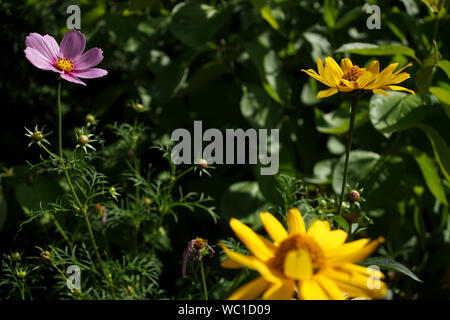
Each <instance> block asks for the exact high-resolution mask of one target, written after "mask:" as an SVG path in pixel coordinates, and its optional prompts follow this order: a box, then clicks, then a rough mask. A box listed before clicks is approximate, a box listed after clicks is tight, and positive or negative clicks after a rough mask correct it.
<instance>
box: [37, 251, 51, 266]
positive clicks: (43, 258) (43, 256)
mask: <svg viewBox="0 0 450 320" xmlns="http://www.w3.org/2000/svg"><path fill="white" fill-rule="evenodd" d="M52 259H53V257H52V254H51V253H50V252H48V251H42V252H41V254H40V260H41V262H42V263H45V262H49V261H52Z"/></svg>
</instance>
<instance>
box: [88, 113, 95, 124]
mask: <svg viewBox="0 0 450 320" xmlns="http://www.w3.org/2000/svg"><path fill="white" fill-rule="evenodd" d="M86 122H87V123H91V124H94V123H95V117H94V116H93V115H92V114H88V115H87V116H86Z"/></svg>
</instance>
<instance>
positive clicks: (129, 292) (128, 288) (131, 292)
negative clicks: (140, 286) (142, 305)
mask: <svg viewBox="0 0 450 320" xmlns="http://www.w3.org/2000/svg"><path fill="white" fill-rule="evenodd" d="M127 291H128V294H129V295H130V296H131V295H133V294H134V289H133V287H132V286H130V285H127Z"/></svg>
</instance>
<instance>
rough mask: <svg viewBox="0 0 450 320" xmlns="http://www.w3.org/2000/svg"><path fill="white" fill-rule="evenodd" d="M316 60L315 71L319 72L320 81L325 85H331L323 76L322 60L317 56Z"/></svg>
mask: <svg viewBox="0 0 450 320" xmlns="http://www.w3.org/2000/svg"><path fill="white" fill-rule="evenodd" d="M316 62H317V71H318V72H319V76H320V78H322V82H323V83H324V84H325V85H327V86H331V84H330V82H329V81H328V79H327V78H326V76H325V72H324V69H323V64H322V60H320V58H317V60H316Z"/></svg>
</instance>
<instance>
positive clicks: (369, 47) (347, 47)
mask: <svg viewBox="0 0 450 320" xmlns="http://www.w3.org/2000/svg"><path fill="white" fill-rule="evenodd" d="M336 52H348V53H355V54H360V55H363V56H390V55H396V54H401V55H405V56H409V57H413V58H415V57H416V54H415V52H414V50H413V49H411V48H409V47H404V46H400V45H380V46H379V45H375V44H371V43H362V42H352V43H346V44H344V45H342V46H341V47H339V48H338V49H337V50H336Z"/></svg>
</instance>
